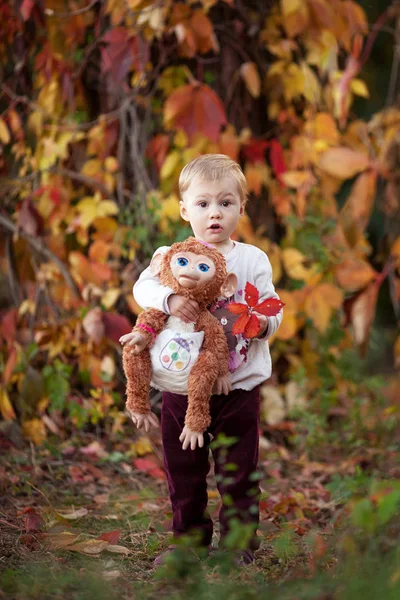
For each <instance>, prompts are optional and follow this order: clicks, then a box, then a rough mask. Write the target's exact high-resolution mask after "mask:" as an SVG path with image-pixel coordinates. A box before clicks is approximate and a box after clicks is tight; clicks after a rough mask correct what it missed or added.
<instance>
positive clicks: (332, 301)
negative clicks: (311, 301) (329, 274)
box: [318, 283, 343, 309]
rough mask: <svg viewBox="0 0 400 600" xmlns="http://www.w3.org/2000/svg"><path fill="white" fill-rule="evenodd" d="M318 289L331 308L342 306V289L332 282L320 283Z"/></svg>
mask: <svg viewBox="0 0 400 600" xmlns="http://www.w3.org/2000/svg"><path fill="white" fill-rule="evenodd" d="M318 290H319V292H320V294H321V295H322V296H323V297H324V298H325V300H326V303H327V304H329V306H330V307H331V308H335V309H338V308H340V307H341V306H342V302H343V291H342V290H341V289H339V288H338V287H336V286H335V285H333V283H320V284H319V285H318Z"/></svg>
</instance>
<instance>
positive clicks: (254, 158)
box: [243, 139, 269, 164]
mask: <svg viewBox="0 0 400 600" xmlns="http://www.w3.org/2000/svg"><path fill="white" fill-rule="evenodd" d="M268 146H269V142H267V141H266V140H255V139H251V140H249V141H248V143H247V144H245V145H244V146H243V154H244V156H245V158H246V160H248V161H249V162H251V163H252V164H256V163H263V162H265V151H266V149H267V148H268Z"/></svg>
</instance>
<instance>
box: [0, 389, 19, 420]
mask: <svg viewBox="0 0 400 600" xmlns="http://www.w3.org/2000/svg"><path fill="white" fill-rule="evenodd" d="M0 412H1V414H2V415H3V419H4V420H5V421H8V420H11V419H16V415H15V412H14V409H13V407H12V404H11V402H10V399H9V397H8V394H7V390H6V388H5V387H3V386H0Z"/></svg>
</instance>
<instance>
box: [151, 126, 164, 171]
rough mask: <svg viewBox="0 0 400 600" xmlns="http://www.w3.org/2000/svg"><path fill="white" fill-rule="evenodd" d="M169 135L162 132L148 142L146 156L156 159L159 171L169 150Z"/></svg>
mask: <svg viewBox="0 0 400 600" xmlns="http://www.w3.org/2000/svg"><path fill="white" fill-rule="evenodd" d="M168 147H169V137H168V135H165V134H163V133H160V134H158V135H156V136H154V137H153V139H152V140H150V142H149V143H148V144H147V148H146V156H147V157H148V158H151V159H153V160H154V162H155V165H156V167H157V170H158V171H159V170H160V169H161V167H162V165H163V163H164V160H165V157H166V155H167V152H168Z"/></svg>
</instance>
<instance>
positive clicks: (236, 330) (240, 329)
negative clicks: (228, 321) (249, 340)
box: [232, 313, 250, 335]
mask: <svg viewBox="0 0 400 600" xmlns="http://www.w3.org/2000/svg"><path fill="white" fill-rule="evenodd" d="M249 320H250V317H249V316H248V314H247V313H246V314H245V315H241V316H240V317H239V318H238V319H237V320H236V321H235V323H234V325H233V327H232V333H233V334H234V335H238V334H240V333H244V330H245V328H246V325H247V323H248V321H249Z"/></svg>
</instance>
